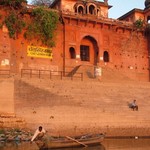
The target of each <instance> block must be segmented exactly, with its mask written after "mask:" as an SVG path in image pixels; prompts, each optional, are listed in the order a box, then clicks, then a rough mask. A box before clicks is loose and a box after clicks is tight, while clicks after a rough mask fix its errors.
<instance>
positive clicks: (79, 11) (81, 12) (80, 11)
mask: <svg viewBox="0 0 150 150" xmlns="http://www.w3.org/2000/svg"><path fill="white" fill-rule="evenodd" d="M83 11H84V10H83V7H82V6H79V7H78V14H83Z"/></svg>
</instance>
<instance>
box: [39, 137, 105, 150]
mask: <svg viewBox="0 0 150 150" xmlns="http://www.w3.org/2000/svg"><path fill="white" fill-rule="evenodd" d="M103 139H104V134H94V135H82V136H77V137H74V138H72V137H69V136H65V137H47V138H44V139H42V140H37V141H36V144H37V146H38V147H39V149H40V150H45V149H59V148H71V147H79V146H85V147H87V146H91V145H100V144H101V142H102V141H103Z"/></svg>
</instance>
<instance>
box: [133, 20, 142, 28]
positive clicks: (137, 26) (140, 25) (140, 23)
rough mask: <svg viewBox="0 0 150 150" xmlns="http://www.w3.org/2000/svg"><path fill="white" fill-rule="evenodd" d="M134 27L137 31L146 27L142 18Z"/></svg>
mask: <svg viewBox="0 0 150 150" xmlns="http://www.w3.org/2000/svg"><path fill="white" fill-rule="evenodd" d="M134 25H135V27H136V28H137V29H141V28H142V27H143V26H144V20H142V19H141V18H140V19H138V20H136V21H135V22H134Z"/></svg>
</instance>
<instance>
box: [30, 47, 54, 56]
mask: <svg viewBox="0 0 150 150" xmlns="http://www.w3.org/2000/svg"><path fill="white" fill-rule="evenodd" d="M27 56H30V57H38V58H50V59H52V48H45V47H37V46H28V47H27Z"/></svg>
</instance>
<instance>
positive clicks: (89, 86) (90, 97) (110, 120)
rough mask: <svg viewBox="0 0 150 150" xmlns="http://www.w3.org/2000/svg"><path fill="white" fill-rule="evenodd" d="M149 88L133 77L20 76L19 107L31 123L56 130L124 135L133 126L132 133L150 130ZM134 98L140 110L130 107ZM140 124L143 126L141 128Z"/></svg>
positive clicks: (146, 84) (17, 88) (58, 131)
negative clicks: (27, 77) (86, 78)
mask: <svg viewBox="0 0 150 150" xmlns="http://www.w3.org/2000/svg"><path fill="white" fill-rule="evenodd" d="M149 91H150V83H148V82H134V81H130V80H120V81H119V82H113V81H108V82H106V81H99V80H89V81H87V80H86V81H69V80H65V81H63V80H44V79H43V80H42V79H19V78H17V79H16V81H15V108H16V109H15V110H16V114H17V115H18V116H21V117H24V119H25V120H26V122H27V123H28V125H29V126H30V127H32V128H36V127H37V126H38V125H39V124H42V125H44V126H45V127H46V128H47V129H49V130H50V132H51V133H53V134H56V133H57V134H58V133H59V134H64V133H66V134H68V133H72V134H75V133H76V134H77V133H82V132H83V129H84V132H85V133H86V132H87V131H90V132H97V130H101V131H104V132H107V134H108V135H109V136H111V135H113V134H115V135H116V136H120V134H121V135H128V134H130V133H131V132H130V131H129V129H132V128H134V129H135V130H136V132H135V130H134V132H133V133H131V134H130V135H133V136H134V135H136V134H138V135H139V136H140V135H147V134H149V133H150V129H149V124H150V117H149V115H148V114H149V113H150V109H149V106H150V101H149V99H150V94H149ZM133 99H136V100H137V103H138V105H139V111H132V110H130V109H129V108H128V105H127V103H128V102H131V101H132V100H133ZM18 108H19V109H18ZM62 127H63V129H62ZM114 128H116V129H117V130H118V132H116V130H113V129H114ZM139 128H142V130H137V129H139ZM143 128H144V129H143ZM77 129H78V130H77ZM127 129H128V130H127ZM145 129H146V130H145ZM139 131H140V132H139ZM137 132H138V133H137Z"/></svg>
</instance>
